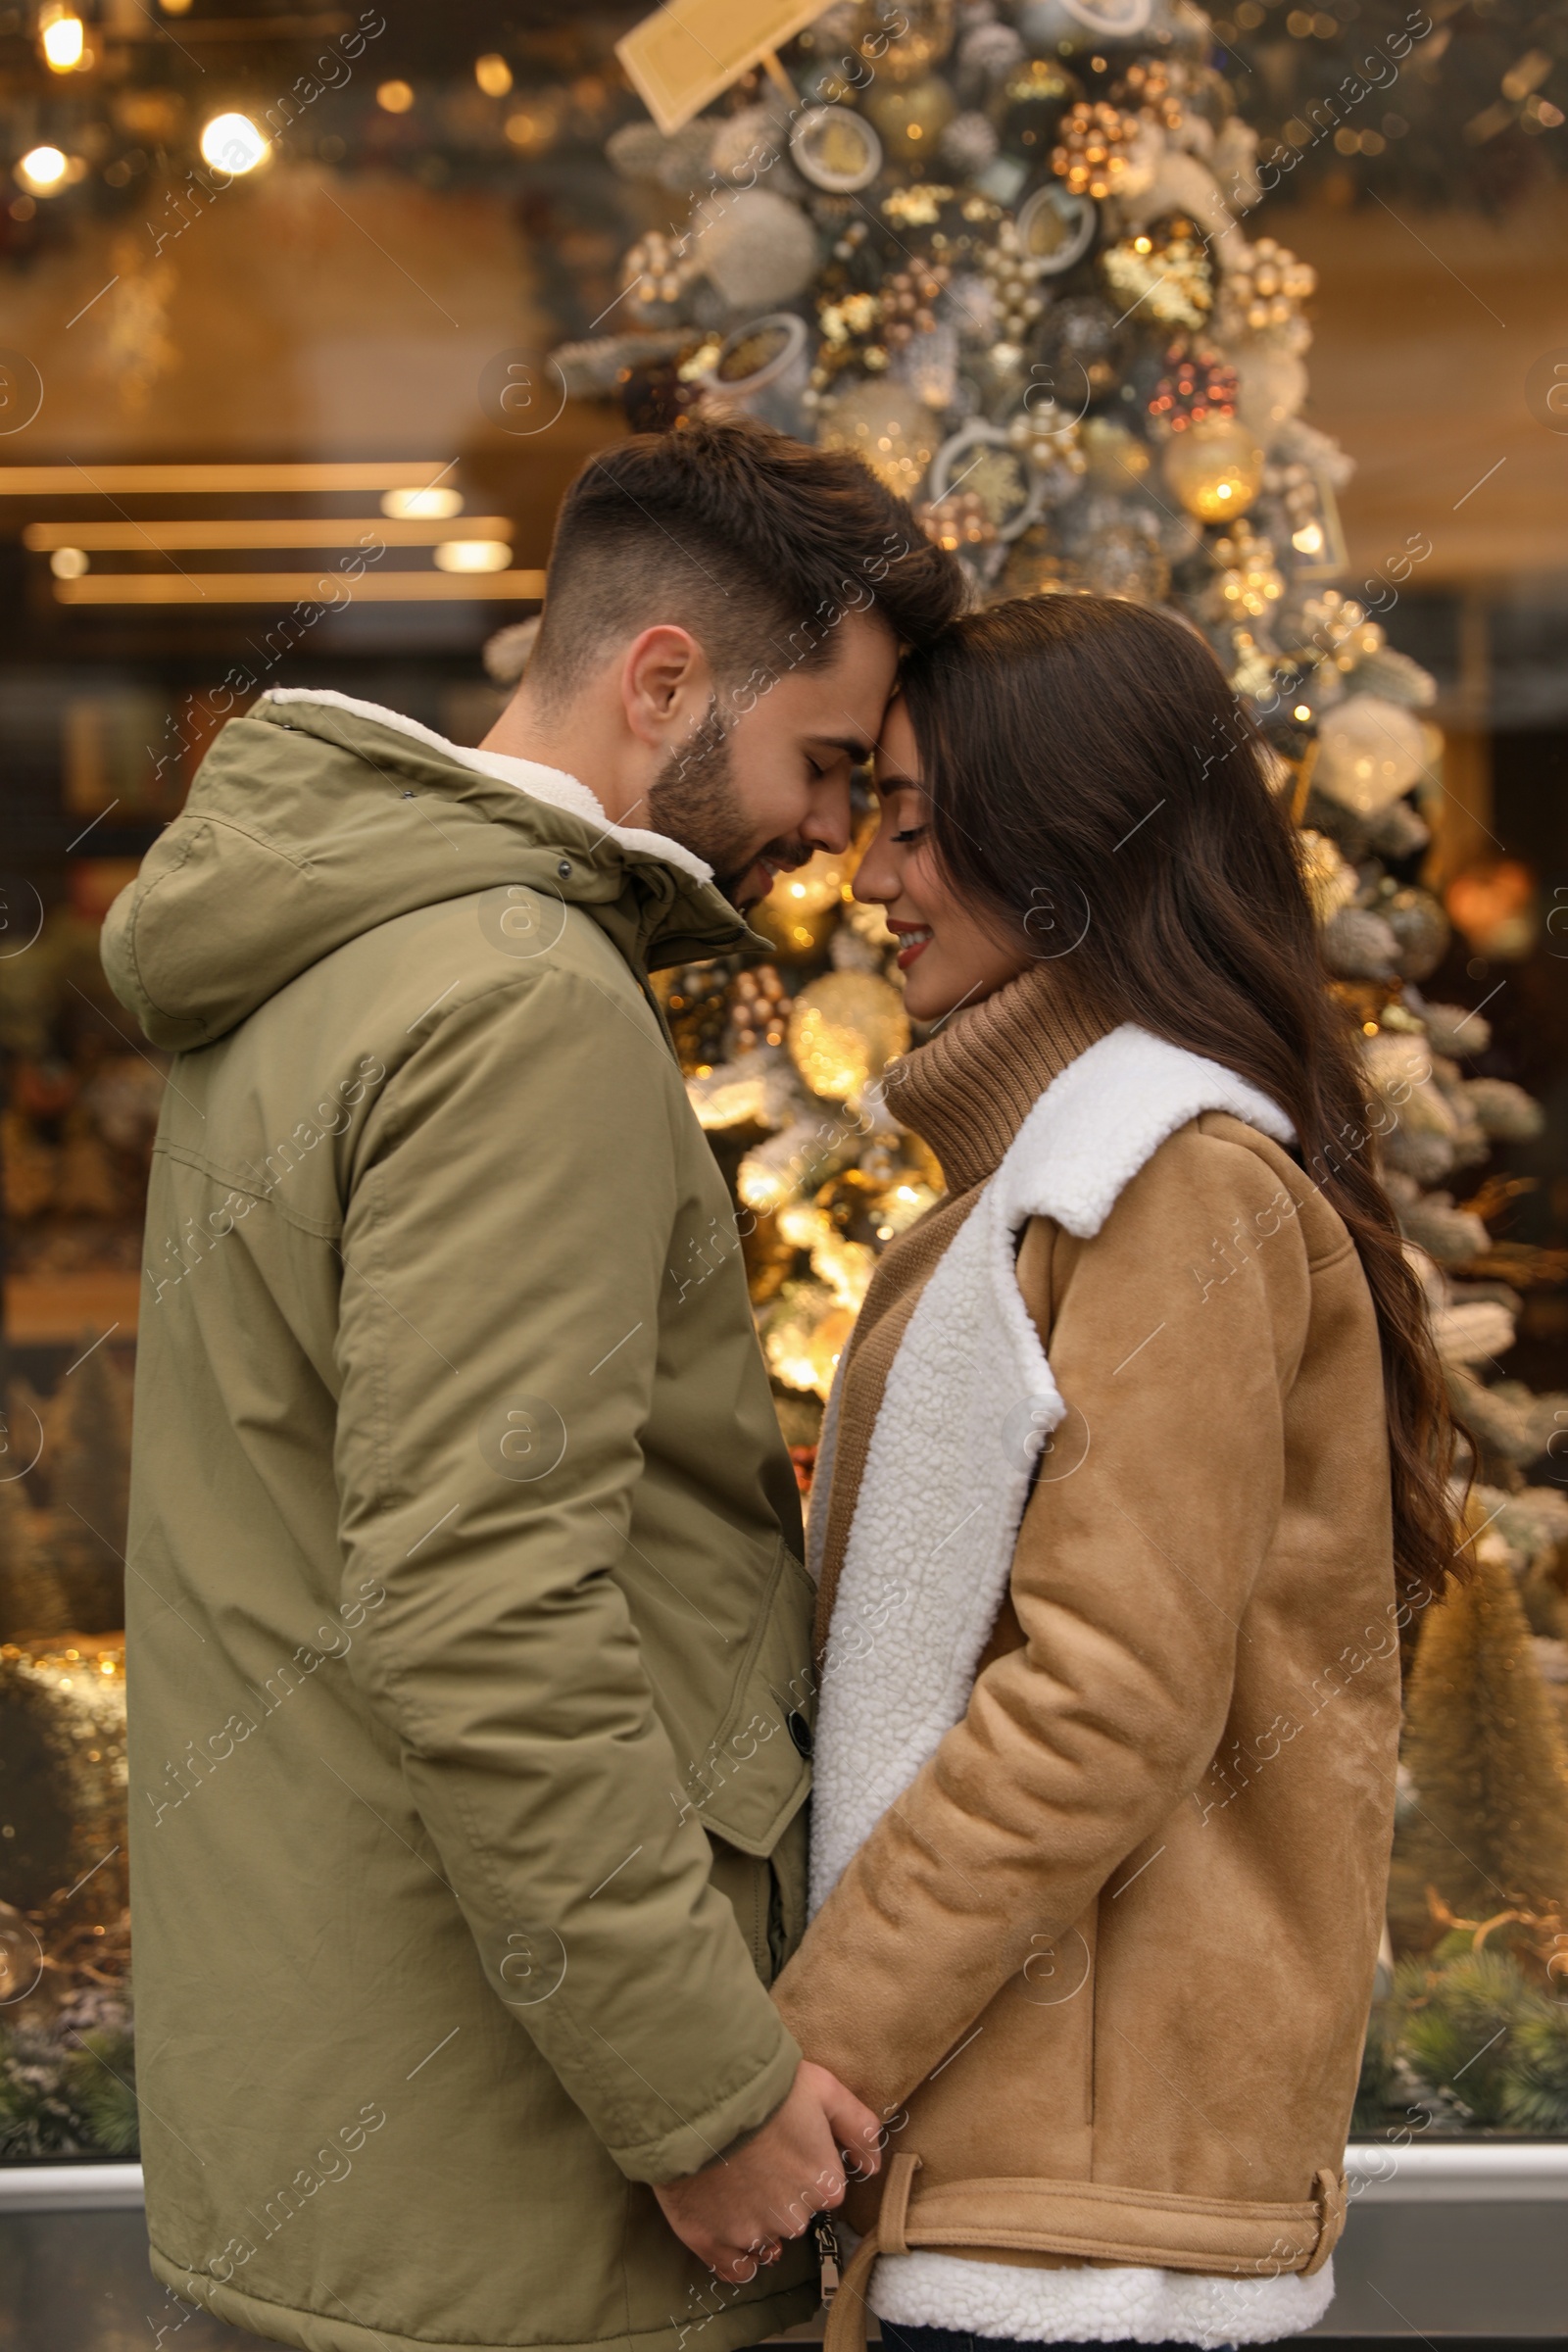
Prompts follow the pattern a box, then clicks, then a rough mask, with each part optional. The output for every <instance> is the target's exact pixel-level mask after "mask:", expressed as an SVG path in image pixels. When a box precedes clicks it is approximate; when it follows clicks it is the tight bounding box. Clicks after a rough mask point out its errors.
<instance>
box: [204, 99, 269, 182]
mask: <svg viewBox="0 0 1568 2352" xmlns="http://www.w3.org/2000/svg"><path fill="white" fill-rule="evenodd" d="M200 144H201V151H202V157H203V160H204V161H205V162H207V163H209V164H211V165H212V167H213V169H214V171H215V172H233V174H234V175H235V177H236V178H238V177H239V176H240V175H241V174H242V173H244V172H254V171H255V169H256V167H257V165H258V164H260V163H263V162H265V160H266V157H267V148H268V142H267V141H266V139H264V138H263V136H262V134H261V132H260V131H259V130H258V129H257V127H256V125H255V123H253V122H252V121H251V119H250V117H249V115H215V116H214V117H213V119H212V121H211V122H210V123H208V124H207V126H206V128H205V129H204V130H203V132H202V135H201V141H200Z"/></svg>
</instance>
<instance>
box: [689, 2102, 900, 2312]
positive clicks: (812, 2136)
mask: <svg viewBox="0 0 1568 2352" xmlns="http://www.w3.org/2000/svg"><path fill="white" fill-rule="evenodd" d="M880 2137H881V2129H880V2127H879V2125H878V2123H877V2120H876V2117H875V2116H874V2115H873V2114H872V2113H871V2110H870V2108H869V2107H866V2106H863V2105H862V2104H861V2102H860V2101H859V2100H858V2098H857V2097H856V2096H855V2093H854V2092H853V2091H851V2090H846V2089H845V2087H844V2084H843V2083H842V2082H840V2081H839V2079H838V2077H837V2075H831V2074H829V2073H828V2070H827V2068H826V2067H825V2066H813V2065H812V2064H811V2061H810V2060H809V2058H806V2059H803V2060H802V2061H801V2064H800V2067H799V2068H798V2070H797V2072H796V2076H795V2081H794V2082H793V2084H792V2085H791V2088H790V2094H789V2096H788V2098H787V2099H786V2100H785V2101H784V2104H783V2106H782V2107H779V2108H777V2109H775V2111H774V2113H773V2114H772V2115H770V2116H769V2117H768V2119H767V2122H766V2123H765V2124H764V2125H763V2126H762V2128H761V2130H760V2131H754V2132H753V2133H752V2136H751V2137H750V2138H749V2139H746V2140H742V2141H741V2142H740V2143H739V2144H738V2145H737V2146H735V2147H733V2148H730V2149H728V2150H727V2151H726V2152H725V2153H724V2154H723V2155H722V2156H719V2157H717V2158H715V2160H714V2162H713V2163H711V2164H708V2165H705V2166H704V2167H703V2169H702V2171H701V2172H700V2173H692V2174H689V2175H688V2176H687V2178H686V2179H685V2180H666V2181H664V2182H663V2183H662V2185H659V2186H656V2187H655V2190H654V2194H655V2196H656V2197H657V2198H658V2199H659V2202H660V2204H661V2205H662V2207H663V2209H664V2219H665V2220H666V2221H667V2222H668V2224H669V2226H670V2228H671V2229H673V2230H674V2232H675V2235H676V2236H677V2237H678V2238H679V2239H680V2240H681V2241H682V2243H683V2244H685V2245H688V2246H690V2248H691V2250H692V2252H693V2253H694V2254H695V2255H696V2256H697V2257H698V2259H699V2261H702V2262H706V2263H707V2265H708V2267H709V2269H710V2270H711V2271H714V2272H716V2273H717V2275H718V2277H719V2278H729V2279H733V2280H736V2281H738V2282H744V2281H745V2280H747V2279H749V2278H756V2276H757V2273H758V2269H759V2267H760V2265H761V2264H763V2263H767V2262H776V2261H777V2260H778V2256H779V2248H780V2244H781V2241H782V2240H783V2239H785V2238H787V2237H801V2236H803V2235H804V2234H805V2232H806V2230H807V2229H808V2228H809V2225H810V2221H811V2216H812V2215H813V2214H816V2213H823V2212H826V2211H828V2210H830V2209H831V2208H832V2207H835V2206H838V2205H842V2204H843V2202H844V2190H845V2182H846V2170H845V2167H846V2153H845V2152H847V2161H848V2164H849V2166H850V2169H851V2171H853V2173H854V2175H855V2177H856V2178H857V2179H864V2178H866V2177H868V2176H869V2175H870V2174H872V2173H875V2172H876V2171H878V2170H879V2168H880V2166H881V2163H882V2154H881V2150H880V2148H879V2146H878V2144H877V2143H878V2141H879V2139H880Z"/></svg>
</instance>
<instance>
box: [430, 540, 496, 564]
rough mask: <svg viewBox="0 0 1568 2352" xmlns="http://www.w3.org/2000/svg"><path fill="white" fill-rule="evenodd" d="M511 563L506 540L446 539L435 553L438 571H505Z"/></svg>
mask: <svg viewBox="0 0 1568 2352" xmlns="http://www.w3.org/2000/svg"><path fill="white" fill-rule="evenodd" d="M511 562H512V550H511V548H510V547H509V546H508V545H507V543H506V541H505V540H504V539H444V540H443V541H442V542H441V545H440V546H439V547H438V548H437V549H436V551H435V567H436V569H437V571H505V570H506V568H507V565H508V564H510V563H511Z"/></svg>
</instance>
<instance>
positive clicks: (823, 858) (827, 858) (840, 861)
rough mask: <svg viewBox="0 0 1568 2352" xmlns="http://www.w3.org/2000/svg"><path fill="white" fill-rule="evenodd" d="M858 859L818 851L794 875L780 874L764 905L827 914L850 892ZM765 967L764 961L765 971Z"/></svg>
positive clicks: (787, 912) (792, 911)
mask: <svg viewBox="0 0 1568 2352" xmlns="http://www.w3.org/2000/svg"><path fill="white" fill-rule="evenodd" d="M855 862H856V861H855V858H854V857H853V855H852V856H850V857H845V858H839V857H836V856H835V855H834V854H833V852H832V851H831V850H818V851H817V852H816V854H815V856H814V857H812V858H808V859H807V861H806V863H805V864H804V865H801V866H797V867H796V869H795V871H794V873H793V874H780V875H779V877H778V879H777V881H776V882H775V883H774V885H773V887H772V889H771V890H770V891H769V892H768V894H767V897H766V899H764V900H763V902H762V904H763V905H764V906H772V907H776V908H777V910H778V912H779V913H780V914H781V915H795V916H799V915H807V914H825V913H826V912H827V910H828V908H829V907H837V906H839V904H840V903H841V901H842V900H843V899H844V897H845V895H846V893H847V892H848V890H849V886H850V877H851V875H852V874H853V873H854V871H855ZM766 969H767V966H766V964H764V965H763V966H762V970H763V971H764V972H765V971H766ZM746 977H747V975H746V974H745V973H744V972H743V973H742V974H741V979H740V980H738V981H737V982H736V983H735V985H736V987H737V989H739V988H740V986H741V983H742V981H744V980H745V979H746Z"/></svg>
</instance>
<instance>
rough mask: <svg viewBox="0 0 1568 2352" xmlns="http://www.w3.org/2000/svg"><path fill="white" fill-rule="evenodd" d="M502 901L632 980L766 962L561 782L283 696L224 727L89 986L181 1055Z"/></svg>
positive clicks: (737, 929)
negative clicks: (750, 957)
mask: <svg viewBox="0 0 1568 2352" xmlns="http://www.w3.org/2000/svg"><path fill="white" fill-rule="evenodd" d="M515 882H520V883H524V884H526V885H527V886H528V888H530V889H533V890H538V891H542V892H547V893H549V894H551V895H553V896H555V897H557V898H559V899H562V900H564V902H565V903H566V904H567V905H569V906H576V907H581V908H582V910H583V911H584V912H585V913H587V914H589V915H591V916H592V917H593V919H594V920H595V921H596V922H597V923H599V924H600V925H601V927H602V928H603V929H604V930H606V931H607V932H608V933H609V934H610V936H611V937H612V939H613V941H614V943H615V945H616V947H617V948H618V949H619V950H620V952H621V954H622V955H623V956H625V957H626V959H627V961H628V962H629V963H630V964H631V965H632V967H633V969H634V970H638V971H647V970H649V969H656V968H658V967H659V966H661V965H662V964H668V963H677V962H679V961H681V960H682V959H683V958H684V957H687V956H698V957H701V956H719V955H723V954H724V953H726V952H727V951H728V950H730V949H733V948H736V947H740V946H742V945H746V946H752V947H758V948H760V947H761V946H762V945H763V943H762V942H761V941H760V940H758V939H757V938H756V937H755V936H754V935H753V934H752V933H751V932H750V931H748V929H747V926H746V924H745V922H744V920H743V919H742V917H741V916H740V915H739V914H737V913H736V911H735V909H734V908H733V907H731V906H730V905H729V904H728V902H727V901H726V900H725V899H724V898H723V897H722V896H721V894H720V893H719V891H718V890H717V889H715V887H714V886H713V882H712V878H711V868H710V867H708V866H707V865H705V864H704V862H703V860H702V859H701V858H698V857H696V856H694V854H693V853H692V852H691V851H690V850H687V849H684V848H683V847H682V846H681V845H680V844H679V843H678V842H674V841H670V840H668V839H666V838H665V836H664V835H662V834H660V833H650V832H644V831H642V830H640V829H638V828H636V827H633V826H624V825H612V824H610V823H609V822H608V821H607V820H606V818H605V814H604V811H603V809H601V808H600V805H599V803H598V801H597V800H596V799H595V797H594V795H593V793H592V792H590V791H589V789H588V787H587V786H586V785H585V784H582V783H580V782H579V781H578V780H577V778H576V777H575V776H571V775H568V774H566V773H565V772H564V770H563V769H561V768H554V767H544V766H541V765H539V764H538V763H537V762H536V761H533V760H514V759H509V758H505V757H503V756H502V755H500V754H497V753H491V752H477V751H466V750H464V749H461V748H460V747H459V746H457V745H455V744H451V743H448V742H446V741H445V740H444V739H443V738H442V737H441V736H439V735H437V734H435V733H434V732H433V731H432V730H431V729H430V728H428V727H423V726H420V725H419V723H418V722H417V720H416V719H412V718H405V717H403V716H402V715H401V714H400V713H399V712H397V711H383V710H381V709H379V708H378V707H377V706H376V705H375V704H373V703H362V702H355V701H353V700H351V698H350V697H348V696H347V695H341V694H333V693H328V692H318V691H316V690H314V689H306V690H301V689H278V690H275V691H274V692H273V693H271V694H270V695H268V696H266V697H264V699H263V700H262V701H261V702H259V703H258V704H257V705H256V706H255V708H254V709H253V710H252V711H250V712H249V713H248V714H247V715H246V716H245V717H243V718H234V719H230V720H229V722H228V724H227V725H226V726H225V727H224V728H223V730H222V732H221V734H220V735H219V737H218V739H217V741H216V742H215V743H214V745H213V748H212V750H211V751H210V752H209V753H208V755H207V758H206V759H205V760H203V762H202V765H201V768H200V770H199V772H198V774H197V777H196V781H195V783H194V784H193V786H192V787H191V793H190V798H189V800H188V801H187V802H186V805H185V808H184V809H183V811H182V812H181V814H180V815H179V816H177V817H176V818H175V819H174V820H173V822H172V824H171V825H170V826H169V827H168V828H167V829H166V830H165V832H164V833H163V834H161V835H160V837H159V839H158V841H157V842H156V843H155V844H154V846H153V848H152V849H151V850H150V851H149V852H148V854H147V856H146V857H145V858H143V860H142V864H141V870H140V872H139V873H138V874H137V876H136V879H135V881H134V882H132V883H131V884H129V886H128V887H127V888H126V889H124V890H123V891H122V892H121V894H120V896H119V898H118V899H116V901H115V903H114V905H113V907H111V908H110V910H109V915H108V918H107V920H106V921H105V924H104V932H103V961H104V969H105V971H106V972H107V974H108V976H109V982H110V986H111V987H112V988H113V989H114V992H115V994H116V996H117V997H118V998H119V999H120V1001H121V1003H122V1004H123V1005H125V1006H126V1007H127V1009H128V1010H130V1011H131V1012H133V1013H134V1014H135V1015H136V1018H137V1019H138V1020H139V1021H140V1023H141V1025H142V1028H143V1030H144V1031H145V1032H146V1034H147V1036H148V1037H149V1038H150V1039H151V1041H152V1043H153V1044H154V1045H156V1046H161V1047H164V1048H165V1049H166V1050H169V1051H173V1052H182V1051H188V1050H189V1049H191V1048H193V1047H197V1046H206V1045H211V1044H212V1043H213V1042H214V1041H215V1040H216V1039H218V1038H220V1037H222V1036H223V1035H225V1033H226V1032H227V1031H228V1030H230V1029H232V1028H234V1027H235V1026H236V1025H237V1024H238V1023H239V1022H240V1021H243V1020H244V1019H245V1018H246V1017H247V1016H248V1015H249V1014H250V1013H252V1012H254V1011H255V1010H256V1009H257V1007H258V1005H264V1004H265V1003H266V1002H267V1000H268V999H269V998H270V997H271V996H274V995H275V994H276V993H277V991H278V990H279V989H281V988H284V987H286V986H287V985H288V983H289V982H290V981H291V980H294V979H296V978H297V977H298V976H299V974H300V973H301V972H303V971H305V970H307V969H308V968H309V966H310V965H312V964H313V963H317V962H319V960H320V958H321V957H322V956H329V955H331V954H332V952H333V951H334V950H335V949H337V948H340V947H342V946H344V945H345V944H346V942H347V941H349V940H351V939H355V938H357V937H358V936H359V935H360V934H361V933H362V932H365V931H368V930H371V929H373V928H374V927H375V926H376V925H378V924H381V923H385V922H390V921H391V920H392V919H393V918H394V917H395V916H397V915H400V914H407V913H409V912H410V911H412V909H414V908H415V907H425V906H432V905H435V904H437V903H438V902H440V901H442V900H445V899H453V898H463V897H466V896H468V895H469V894H470V893H473V892H476V891H482V890H487V889H490V888H493V887H495V886H496V885H498V884H504V883H515Z"/></svg>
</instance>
